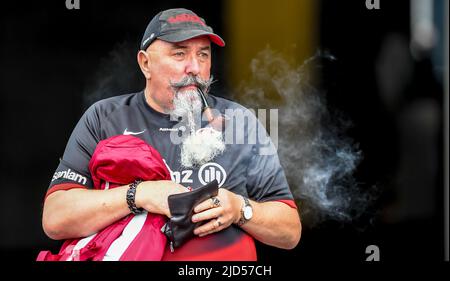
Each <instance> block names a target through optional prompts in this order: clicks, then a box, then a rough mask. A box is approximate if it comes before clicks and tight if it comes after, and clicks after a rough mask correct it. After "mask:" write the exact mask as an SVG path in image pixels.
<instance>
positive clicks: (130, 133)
mask: <svg viewBox="0 0 450 281" xmlns="http://www.w3.org/2000/svg"><path fill="white" fill-rule="evenodd" d="M145 130H147V129H144V130H143V131H140V132H131V131H128V128H125V131H123V134H124V135H125V136H129V135H133V136H135V135H139V134H142V133H143V132H145Z"/></svg>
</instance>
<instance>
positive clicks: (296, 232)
mask: <svg viewBox="0 0 450 281" xmlns="http://www.w3.org/2000/svg"><path fill="white" fill-rule="evenodd" d="M250 204H251V205H252V207H253V217H252V219H251V220H250V221H248V222H247V223H245V224H244V225H242V229H243V230H245V231H246V232H247V233H249V234H250V235H251V236H253V237H254V238H255V239H257V240H259V241H260V242H262V243H264V244H267V245H271V246H275V247H278V248H283V249H292V248H294V247H295V246H296V245H297V244H298V242H299V241H300V236H301V223H300V218H299V215H298V212H297V210H296V209H294V208H291V207H289V206H287V205H286V204H284V203H281V202H263V203H258V202H255V201H250Z"/></svg>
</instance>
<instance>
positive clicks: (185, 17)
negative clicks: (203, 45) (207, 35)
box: [167, 14, 205, 26]
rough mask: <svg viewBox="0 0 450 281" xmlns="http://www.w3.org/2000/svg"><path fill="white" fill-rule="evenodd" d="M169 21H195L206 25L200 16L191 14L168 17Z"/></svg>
mask: <svg viewBox="0 0 450 281" xmlns="http://www.w3.org/2000/svg"><path fill="white" fill-rule="evenodd" d="M167 21H168V22H169V23H178V22H195V23H199V24H201V25H203V26H205V23H204V22H203V21H202V20H201V19H200V18H199V17H198V16H196V15H191V14H179V15H176V16H174V17H170V18H168V19H167Z"/></svg>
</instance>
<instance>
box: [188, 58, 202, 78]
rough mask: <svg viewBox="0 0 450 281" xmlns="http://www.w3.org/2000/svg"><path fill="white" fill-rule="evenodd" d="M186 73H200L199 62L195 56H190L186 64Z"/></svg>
mask: <svg viewBox="0 0 450 281" xmlns="http://www.w3.org/2000/svg"><path fill="white" fill-rule="evenodd" d="M186 73H187V74H192V75H198V74H199V73H200V63H199V61H198V59H197V58H196V57H191V58H190V59H189V60H188V62H187V65H186Z"/></svg>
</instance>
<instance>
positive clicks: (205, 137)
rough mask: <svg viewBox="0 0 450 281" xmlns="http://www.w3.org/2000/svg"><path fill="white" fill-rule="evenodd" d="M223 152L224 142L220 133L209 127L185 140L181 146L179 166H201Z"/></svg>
mask: <svg viewBox="0 0 450 281" xmlns="http://www.w3.org/2000/svg"><path fill="white" fill-rule="evenodd" d="M224 150H225V142H224V141H223V137H222V133H221V132H219V131H216V130H215V129H213V128H210V127H207V128H203V129H200V130H198V131H196V132H194V133H192V134H191V135H189V136H188V137H187V138H185V139H184V141H183V143H182V144H181V165H183V166H184V167H193V166H201V165H203V164H206V163H208V162H209V161H211V160H212V159H214V157H216V156H217V155H220V154H222V153H223V151H224Z"/></svg>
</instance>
